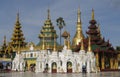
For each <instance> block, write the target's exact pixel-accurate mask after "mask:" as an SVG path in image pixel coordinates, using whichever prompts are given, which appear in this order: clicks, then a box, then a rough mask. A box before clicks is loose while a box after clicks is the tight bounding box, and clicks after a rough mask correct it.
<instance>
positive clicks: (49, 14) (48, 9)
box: [48, 9, 50, 19]
mask: <svg viewBox="0 0 120 77" xmlns="http://www.w3.org/2000/svg"><path fill="white" fill-rule="evenodd" d="M48 19H50V10H49V9H48Z"/></svg>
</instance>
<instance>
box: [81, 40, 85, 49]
mask: <svg viewBox="0 0 120 77" xmlns="http://www.w3.org/2000/svg"><path fill="white" fill-rule="evenodd" d="M81 50H84V41H83V38H82V39H81Z"/></svg>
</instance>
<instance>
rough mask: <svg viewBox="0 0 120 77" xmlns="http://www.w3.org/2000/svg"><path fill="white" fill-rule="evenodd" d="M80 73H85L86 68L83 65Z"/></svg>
mask: <svg viewBox="0 0 120 77" xmlns="http://www.w3.org/2000/svg"><path fill="white" fill-rule="evenodd" d="M82 72H83V73H86V66H85V65H83V66H82Z"/></svg>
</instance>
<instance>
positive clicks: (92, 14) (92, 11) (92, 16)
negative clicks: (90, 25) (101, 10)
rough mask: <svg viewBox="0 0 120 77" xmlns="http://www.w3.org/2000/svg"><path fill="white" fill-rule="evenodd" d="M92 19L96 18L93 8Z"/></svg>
mask: <svg viewBox="0 0 120 77" xmlns="http://www.w3.org/2000/svg"><path fill="white" fill-rule="evenodd" d="M92 20H94V9H92Z"/></svg>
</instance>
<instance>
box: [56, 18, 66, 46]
mask: <svg viewBox="0 0 120 77" xmlns="http://www.w3.org/2000/svg"><path fill="white" fill-rule="evenodd" d="M56 22H57V26H58V27H59V30H60V45H61V30H62V29H63V27H64V26H65V22H64V20H63V18H62V17H59V18H58V19H57V20H56Z"/></svg>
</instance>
